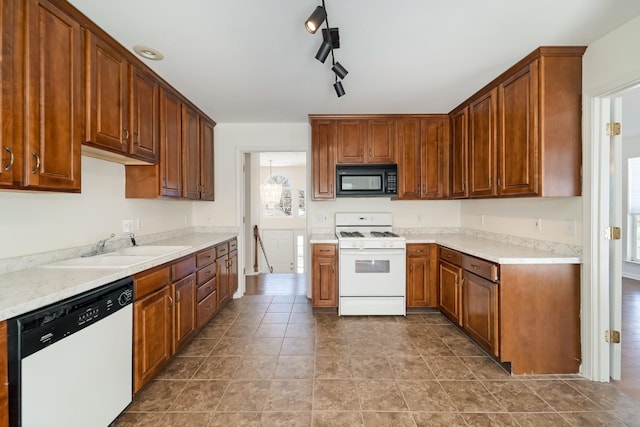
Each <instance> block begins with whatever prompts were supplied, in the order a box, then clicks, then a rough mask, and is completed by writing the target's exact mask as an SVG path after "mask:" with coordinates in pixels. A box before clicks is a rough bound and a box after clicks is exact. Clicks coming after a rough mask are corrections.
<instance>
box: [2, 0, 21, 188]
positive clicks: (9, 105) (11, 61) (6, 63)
mask: <svg viewBox="0 0 640 427" xmlns="http://www.w3.org/2000/svg"><path fill="white" fill-rule="evenodd" d="M16 6H18V2H13V1H0V49H1V50H0V58H2V60H1V61H0V188H11V187H13V186H17V185H19V183H20V166H19V164H18V162H19V161H20V154H21V152H22V143H21V142H20V141H21V138H19V137H18V134H17V132H16V131H17V128H16V125H17V122H19V120H17V119H16V115H15V111H16V108H17V107H16V103H15V101H14V99H15V97H16V96H18V94H19V93H21V91H18V90H17V88H16V85H17V80H16V77H17V73H16V67H17V65H18V63H19V62H20V58H19V57H18V54H19V53H20V52H18V51H16V46H15V43H16V40H15V38H16V35H17V31H16V28H15V8H16Z"/></svg>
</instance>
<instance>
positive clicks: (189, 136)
mask: <svg viewBox="0 0 640 427" xmlns="http://www.w3.org/2000/svg"><path fill="white" fill-rule="evenodd" d="M214 126H215V124H214V123H213V122H211V121H210V120H207V119H205V118H203V117H202V116H200V115H199V114H198V112H197V111H196V110H195V109H194V108H192V107H190V106H188V105H183V107H182V133H183V135H182V153H183V163H182V186H183V188H182V195H183V197H185V198H187V199H195V200H213V199H214V191H213V184H214V181H213V179H214V177H213V161H214V158H213V156H214V154H213V127H214Z"/></svg>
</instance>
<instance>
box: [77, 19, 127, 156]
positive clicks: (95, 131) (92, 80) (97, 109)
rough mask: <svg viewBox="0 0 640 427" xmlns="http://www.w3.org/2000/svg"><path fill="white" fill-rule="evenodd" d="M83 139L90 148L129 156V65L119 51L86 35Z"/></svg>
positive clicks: (94, 37)
mask: <svg viewBox="0 0 640 427" xmlns="http://www.w3.org/2000/svg"><path fill="white" fill-rule="evenodd" d="M85 34H86V40H87V53H86V54H87V60H86V64H87V65H86V74H87V75H86V78H87V85H86V86H87V104H88V111H87V113H88V114H87V122H86V129H87V135H86V138H87V140H88V141H89V143H90V144H91V145H95V146H98V147H100V148H104V149H107V150H109V151H114V152H117V153H124V154H128V153H129V140H130V137H131V135H130V134H131V130H130V124H129V116H128V107H129V105H128V104H129V87H128V86H129V80H130V78H129V63H128V62H127V60H126V59H125V57H124V56H123V55H122V54H121V53H120V50H119V49H118V48H116V47H114V46H112V45H110V44H108V43H106V42H104V41H103V40H102V39H100V38H99V37H98V36H96V35H95V34H92V33H91V32H89V31H86V32H85Z"/></svg>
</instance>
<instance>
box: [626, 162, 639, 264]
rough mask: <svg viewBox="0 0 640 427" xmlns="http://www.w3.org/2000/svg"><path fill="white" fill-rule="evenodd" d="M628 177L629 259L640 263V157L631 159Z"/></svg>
mask: <svg viewBox="0 0 640 427" xmlns="http://www.w3.org/2000/svg"><path fill="white" fill-rule="evenodd" d="M628 166H629V169H628V170H629V176H628V178H627V179H628V181H627V185H628V195H627V204H628V211H629V212H628V222H627V223H628V225H629V227H628V230H629V232H628V238H629V244H628V249H627V251H628V258H629V259H630V260H631V261H637V262H640V157H633V158H630V159H629V163H628Z"/></svg>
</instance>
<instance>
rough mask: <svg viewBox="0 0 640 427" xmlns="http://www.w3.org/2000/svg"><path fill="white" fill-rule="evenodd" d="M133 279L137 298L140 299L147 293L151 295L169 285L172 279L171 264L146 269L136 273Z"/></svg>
mask: <svg viewBox="0 0 640 427" xmlns="http://www.w3.org/2000/svg"><path fill="white" fill-rule="evenodd" d="M133 280H134V282H133V283H134V295H135V299H136V300H139V299H140V298H142V297H144V296H145V295H149V294H150V293H152V292H155V291H157V290H158V289H160V288H162V287H163V286H166V285H168V284H169V282H170V280H171V270H170V268H169V266H165V267H160V268H157V269H153V270H145V271H143V272H141V273H138V274H136V275H134V276H133Z"/></svg>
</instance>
